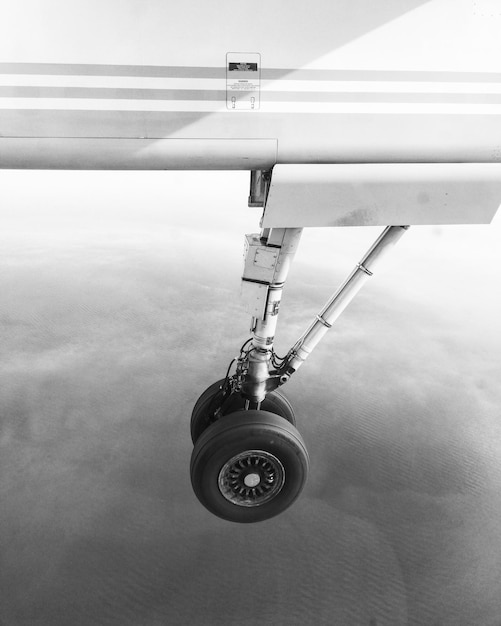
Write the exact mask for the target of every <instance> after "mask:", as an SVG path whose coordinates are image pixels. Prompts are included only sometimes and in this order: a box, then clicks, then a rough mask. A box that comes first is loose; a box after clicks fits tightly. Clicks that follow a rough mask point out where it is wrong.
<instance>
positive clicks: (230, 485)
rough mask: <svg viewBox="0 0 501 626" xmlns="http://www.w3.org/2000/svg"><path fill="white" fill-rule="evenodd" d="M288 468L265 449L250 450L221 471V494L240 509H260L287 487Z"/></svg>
mask: <svg viewBox="0 0 501 626" xmlns="http://www.w3.org/2000/svg"><path fill="white" fill-rule="evenodd" d="M284 483H285V469H284V466H283V465H282V463H281V462H280V460H279V459H277V457H276V456H274V455H273V454H270V453H269V452H265V451H264V450H246V451H245V452H241V453H240V454H237V455H235V456H234V457H232V458H231V459H230V460H229V461H227V462H226V463H225V464H224V465H223V467H222V468H221V471H220V472H219V478H218V485H219V491H220V492H221V494H222V495H223V496H224V497H225V498H226V499H227V500H229V502H231V503H232V504H236V505H238V506H247V507H252V506H260V505H261V504H264V503H265V502H268V501H269V500H271V499H272V498H274V497H275V496H276V495H277V494H278V493H279V492H280V491H281V490H282V487H283V486H284Z"/></svg>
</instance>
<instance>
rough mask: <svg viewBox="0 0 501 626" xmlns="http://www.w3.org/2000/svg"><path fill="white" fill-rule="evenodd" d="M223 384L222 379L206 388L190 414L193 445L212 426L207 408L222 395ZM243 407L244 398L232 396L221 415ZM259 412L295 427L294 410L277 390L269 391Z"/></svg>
mask: <svg viewBox="0 0 501 626" xmlns="http://www.w3.org/2000/svg"><path fill="white" fill-rule="evenodd" d="M223 383H224V379H223V380H218V381H217V382H215V383H213V384H212V385H211V386H210V387H208V388H207V389H206V390H205V391H204V392H203V394H202V395H201V396H200V397H199V398H198V400H197V402H196V404H195V406H194V408H193V411H192V413H191V423H190V432H191V440H192V442H193V443H195V442H196V441H197V439H198V438H199V437H200V435H201V434H202V433H203V432H204V430H205V429H206V428H208V427H209V426H210V425H211V424H212V422H211V421H210V419H209V408H210V406H211V404H212V400H213V399H215V396H216V394H218V393H219V394H220V395H222V391H221V387H222V384H223ZM244 405H245V400H244V398H242V396H241V395H240V394H233V396H232V397H231V398H229V399H228V400H227V402H226V403H225V406H224V413H223V415H228V414H229V413H234V412H235V411H241V410H243V409H244ZM261 410H262V411H269V412H270V413H275V414H276V415H280V416H281V417H283V418H285V419H286V420H287V421H288V422H289V423H291V424H292V425H293V426H295V425H296V416H295V414H294V409H293V408H292V405H291V403H290V402H289V400H287V398H286V397H285V396H284V394H283V393H281V392H280V391H278V389H275V390H274V391H270V393H269V394H268V395H267V396H266V398H265V399H264V400H263V402H262V403H261Z"/></svg>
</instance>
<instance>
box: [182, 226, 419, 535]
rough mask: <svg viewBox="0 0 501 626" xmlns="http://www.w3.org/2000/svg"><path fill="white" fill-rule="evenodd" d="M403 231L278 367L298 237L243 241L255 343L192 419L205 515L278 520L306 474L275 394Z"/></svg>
mask: <svg viewBox="0 0 501 626" xmlns="http://www.w3.org/2000/svg"><path fill="white" fill-rule="evenodd" d="M406 228H407V227H406V226H388V227H387V228H386V229H385V230H384V231H383V233H382V234H381V235H380V236H379V238H378V239H377V240H376V242H375V243H374V245H373V246H372V247H371V248H370V250H369V251H368V252H367V254H366V255H365V256H364V257H363V259H362V260H361V261H360V263H358V264H357V265H356V267H355V269H354V270H353V272H352V273H351V274H350V276H349V277H348V278H347V280H346V281H345V282H344V283H343V284H342V285H341V287H340V288H339V289H338V290H337V291H336V292H335V294H334V295H333V296H332V298H331V299H330V300H329V301H328V302H327V304H326V305H325V307H324V308H323V309H322V311H321V312H320V314H319V315H317V316H316V318H315V320H314V321H313V323H312V324H311V325H310V327H309V328H308V329H307V331H306V332H305V333H304V334H303V335H302V336H301V337H300V339H299V340H298V341H297V342H296V343H295V344H294V346H293V347H292V348H291V349H290V350H289V352H288V354H287V355H286V356H285V357H284V358H283V359H280V358H278V357H277V355H276V354H275V351H274V349H273V342H274V337H275V329H276V326H277V319H278V311H279V308H280V303H281V297H282V290H283V286H284V282H285V278H286V276H287V273H288V269H289V266H290V264H291V262H292V258H293V256H294V253H295V251H296V248H297V246H298V243H299V238H300V236H301V229H300V228H282V229H265V230H263V231H262V232H261V234H260V235H247V236H246V255H245V267H244V275H243V278H242V287H243V298H244V302H245V304H246V306H247V310H248V312H249V313H250V314H251V315H252V327H251V333H252V337H251V339H249V341H248V342H246V343H245V344H244V345H243V346H242V348H241V350H240V355H239V356H238V357H237V358H236V359H235V360H236V362H237V364H236V371H235V373H234V374H233V375H231V376H230V375H229V372H230V369H231V364H230V368H229V369H228V373H227V375H226V378H225V379H223V380H220V381H218V382H216V383H214V384H213V385H211V386H210V387H209V388H208V389H207V390H206V391H205V392H204V393H203V394H202V395H201V396H200V398H199V399H198V401H197V403H196V405H195V408H194V409H193V413H192V417H191V437H192V440H193V443H194V449H193V453H192V457H191V468H190V470H191V482H192V485H193V489H194V492H195V494H196V496H197V497H198V499H199V500H200V502H201V503H202V504H203V505H204V506H205V507H206V508H207V509H208V510H209V511H211V512H212V513H214V514H215V515H217V516H219V517H222V518H223V519H226V520H230V521H233V522H244V523H245V522H258V521H262V520H265V519H268V518H270V517H274V516H275V515H278V514H279V513H281V512H282V511H284V510H285V509H286V508H287V507H289V506H290V505H291V504H292V502H294V500H295V499H296V498H297V497H298V495H299V494H300V492H301V490H302V489H303V486H304V484H305V481H306V476H307V473H308V466H309V460H308V453H307V451H306V447H305V445H304V442H303V439H302V438H301V435H300V434H299V432H298V431H297V429H296V427H295V416H294V412H293V410H292V407H291V405H290V403H289V402H288V400H287V399H286V398H285V396H284V395H282V394H281V393H280V392H279V391H278V389H277V388H278V387H279V386H281V385H283V384H285V383H286V382H287V381H288V380H289V378H290V377H291V375H292V374H293V373H294V372H296V371H297V369H298V368H299V367H300V366H301V365H302V364H303V363H304V361H305V360H306V358H307V357H308V356H309V355H310V354H311V351H312V350H313V348H314V347H315V346H316V345H317V344H318V342H319V341H320V339H321V338H322V337H323V335H324V334H325V333H326V332H327V330H328V329H329V328H330V327H331V326H332V324H333V322H334V320H335V319H337V317H338V316H339V315H340V314H341V312H342V311H343V310H344V308H345V307H346V306H347V304H348V303H349V302H350V301H351V300H352V299H353V297H354V296H355V295H356V293H358V291H359V289H360V288H361V286H362V285H363V283H364V282H365V281H366V280H368V278H369V277H370V276H372V274H373V269H374V266H375V264H376V262H377V261H378V260H379V258H380V257H381V255H382V253H383V252H384V251H385V250H386V249H388V248H389V247H390V246H391V245H393V244H395V243H396V242H397V241H398V239H400V237H401V236H402V234H403V233H404V232H405V230H406Z"/></svg>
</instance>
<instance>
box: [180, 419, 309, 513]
mask: <svg viewBox="0 0 501 626" xmlns="http://www.w3.org/2000/svg"><path fill="white" fill-rule="evenodd" d="M308 467H309V457H308V452H307V450H306V447H305V445H304V441H303V439H302V437H301V435H300V434H299V432H298V431H297V429H296V428H295V426H293V425H292V424H290V423H289V422H288V421H287V420H286V419H284V418H283V417H280V416H279V415H275V414H273V413H269V412H267V411H261V410H260V411H255V410H251V411H238V412H236V413H231V414H229V415H226V416H224V417H222V418H221V419H219V420H218V421H217V422H216V423H214V424H213V425H212V426H210V428H208V429H206V430H205V432H204V433H203V434H202V435H201V436H200V437H199V439H198V440H197V442H196V444H195V447H194V449H193V453H192V455H191V466H190V474H191V484H192V486H193V490H194V492H195V495H196V496H197V498H198V499H199V501H200V502H201V503H202V504H203V505H204V506H205V508H206V509H208V510H209V511H210V512H211V513H213V514H214V515H217V516H218V517H221V518H223V519H225V520H228V521H231V522H240V523H250V522H260V521H263V520H266V519H269V518H271V517H274V516H275V515H278V514H279V513H282V512H283V511H284V510H285V509H287V508H288V507H289V506H290V505H291V504H292V503H293V502H294V500H296V498H297V497H298V496H299V494H300V493H301V490H302V489H303V486H304V484H305V482H306V478H307V474H308Z"/></svg>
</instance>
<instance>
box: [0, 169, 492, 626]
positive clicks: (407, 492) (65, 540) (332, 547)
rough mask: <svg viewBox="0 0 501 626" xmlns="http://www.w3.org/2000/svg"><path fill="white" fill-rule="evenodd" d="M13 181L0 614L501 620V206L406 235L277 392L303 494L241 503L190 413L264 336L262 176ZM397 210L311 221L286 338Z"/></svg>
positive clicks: (31, 617)
mask: <svg viewBox="0 0 501 626" xmlns="http://www.w3.org/2000/svg"><path fill="white" fill-rule="evenodd" d="M0 182H1V185H0V190H1V191H0V196H1V208H0V259H1V260H0V293H1V294H2V299H1V304H0V323H1V327H2V333H1V338H0V356H1V360H0V501H1V507H0V561H1V562H2V568H1V570H0V597H2V603H1V604H0V625H1V626H18V625H23V626H24V625H28V624H29V625H38V624H40V625H41V624H51V625H59V624H61V625H65V624H74V625H80V624H81V625H88V624H120V625H121V626H126V625H131V626H134V625H138V624H140V625H141V626H143V625H144V626H150V625H151V626H153V625H155V626H156V625H158V624H167V623H168V624H180V625H182V624H218V625H219V624H228V625H229V624H235V623H239V624H248V625H254V624H263V623H264V624H268V623H269V624H277V625H280V624H283V625H285V624H287V625H293V624H298V625H299V624H301V625H303V624H343V625H344V624H350V625H351V624H354V625H358V624H360V625H367V626H381V625H387V624H388V625H390V624H395V625H399V626H400V625H402V624H409V625H421V624H423V625H430V624H433V625H435V624H437V625H438V624H440V625H441V626H443V625H449V624H450V625H454V626H456V625H458V624H464V625H465V626H466V625H471V624H475V625H476V626H477V625H478V626H483V625H485V626H499V623H501V617H500V616H501V600H500V598H501V531H500V530H499V518H500V515H501V496H500V495H499V491H500V490H499V485H500V481H501V425H500V423H499V419H498V418H499V406H500V401H501V390H500V388H499V379H500V374H501V371H500V370H501V367H500V360H499V354H500V348H501V322H500V320H501V295H500V292H499V289H498V287H497V285H498V283H499V271H500V270H499V267H500V265H501V264H500V260H501V248H500V246H499V241H500V236H501V217H500V216H497V217H496V218H495V219H494V221H493V223H492V224H491V225H488V226H461V227H459V226H450V227H414V228H411V229H410V230H409V232H408V233H406V234H405V235H404V237H403V238H402V239H401V241H400V242H399V243H398V245H397V246H396V247H395V249H394V250H393V251H392V253H391V254H390V255H389V256H388V257H387V258H386V259H385V260H384V262H382V263H381V265H380V266H378V268H377V271H376V273H375V275H374V277H373V278H372V279H371V280H370V282H369V284H368V285H367V287H366V288H364V290H363V291H362V292H361V293H360V294H359V296H357V299H356V300H355V301H354V302H353V303H352V304H351V305H350V306H349V307H348V309H347V310H346V311H345V312H344V313H343V315H342V316H341V318H340V319H339V320H338V322H336V325H335V327H334V328H333V329H332V330H331V331H330V332H329V333H328V335H327V336H326V338H325V340H324V341H323V342H322V343H321V344H320V345H319V347H318V348H317V349H316V351H315V352H314V353H313V355H312V356H311V357H310V359H309V361H308V362H307V363H306V364H305V365H304V366H303V368H302V369H301V370H300V371H299V372H298V373H297V375H296V376H294V377H293V378H292V379H291V381H290V382H289V383H288V384H287V385H286V386H285V387H284V388H283V390H284V392H285V393H286V394H287V396H288V398H289V399H290V401H291V402H292V404H293V405H294V408H295V411H296V414H297V418H298V428H299V430H300V431H301V433H302V435H303V437H304V439H305V442H306V445H307V447H308V450H309V454H310V458H311V472H310V477H309V480H308V483H307V486H306V487H305V490H304V492H303V494H302V496H301V498H300V499H299V500H298V501H297V502H296V503H295V504H294V505H293V506H292V507H291V508H290V509H289V510H288V511H286V512H285V513H283V514H282V515H281V516H279V517H277V518H274V519H272V520H269V521H266V522H262V523H259V524H255V525H238V524H231V523H229V522H225V521H223V520H220V519H217V518H215V517H213V516H212V515H210V514H209V513H208V512H207V511H205V509H203V507H202V506H201V505H200V504H199V503H198V501H197V500H196V498H195V496H194V495H193V494H192V491H191V486H190V480H189V459H190V454H191V449H192V444H191V440H190V436H189V418H190V414H191V409H192V407H193V405H194V403H195V401H196V399H197V397H198V396H199V395H200V394H201V393H202V391H203V390H204V389H205V388H206V387H207V386H209V385H210V384H211V383H212V382H214V380H217V379H219V378H221V377H222V376H223V375H224V372H225V370H226V367H227V365H228V363H229V361H230V360H231V359H232V358H233V356H235V354H236V352H237V351H238V349H239V347H240V345H241V344H242V343H243V341H244V340H245V339H247V337H248V328H249V321H250V320H249V319H248V316H247V314H246V313H245V311H244V310H243V308H242V307H241V305H240V303H239V287H240V275H241V269H242V255H243V241H244V234H245V233H250V232H256V231H257V230H258V223H259V217H260V211H259V209H249V208H248V207H247V206H246V202H247V194H248V174H247V173H245V172H231V173H230V172H224V173H223V172H211V173H207V172H33V171H32V172H24V171H2V172H0ZM379 230H380V229H378V228H362V229H357V228H342V229H341V228H340V229H307V230H306V231H305V232H304V234H303V237H302V241H301V245H300V248H299V251H298V253H297V255H296V259H295V262H294V265H293V267H292V270H291V272H290V276H289V282H288V284H287V286H286V290H285V295H284V300H283V306H282V308H281V313H280V322H279V330H278V333H277V344H276V348H277V352H278V353H279V354H283V353H285V352H286V351H287V349H288V348H289V347H290V345H292V344H293V343H294V341H295V340H296V339H297V338H298V336H299V335H300V334H301V332H302V331H303V330H304V329H305V328H306V327H307V326H308V324H309V322H310V321H311V319H312V318H313V316H314V315H315V314H316V313H317V312H318V311H319V310H320V308H321V307H322V305H323V304H324V302H325V301H326V300H327V298H328V297H329V296H330V295H331V293H332V292H333V291H334V289H335V288H336V287H337V285H338V284H339V283H340V282H341V281H342V280H343V279H344V277H345V276H346V275H347V274H348V273H349V272H350V271H351V269H352V267H353V266H354V265H355V263H356V262H357V261H358V260H359V259H360V258H361V257H362V256H363V254H364V252H365V250H366V249H367V248H368V247H369V246H370V244H371V243H372V241H373V240H374V239H375V238H376V236H377V234H378V233H379Z"/></svg>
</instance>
